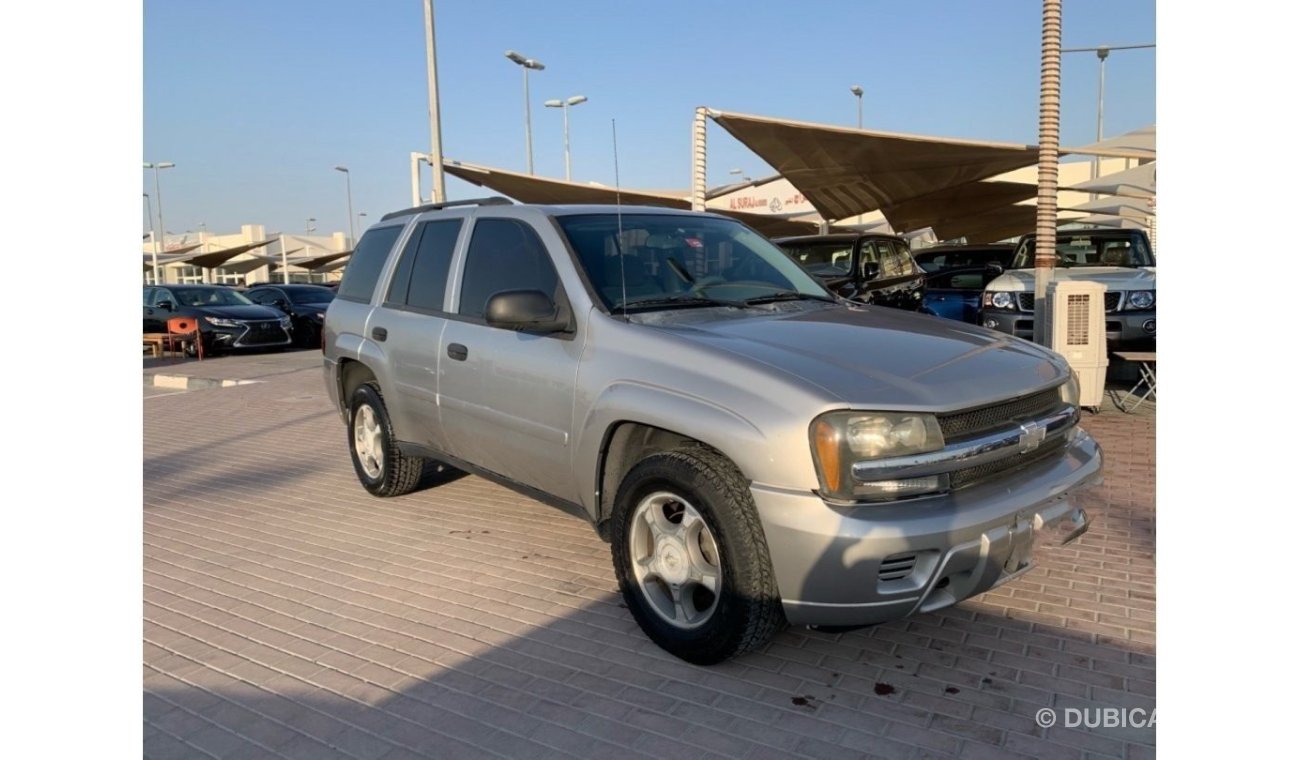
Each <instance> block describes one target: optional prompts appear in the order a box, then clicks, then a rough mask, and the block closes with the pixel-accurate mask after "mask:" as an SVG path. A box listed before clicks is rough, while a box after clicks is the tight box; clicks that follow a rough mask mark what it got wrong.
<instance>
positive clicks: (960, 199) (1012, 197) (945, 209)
mask: <svg viewBox="0 0 1300 760" xmlns="http://www.w3.org/2000/svg"><path fill="white" fill-rule="evenodd" d="M1037 193H1038V188H1037V187H1035V186H1034V185H1028V184H1025V183H1023V182H985V181H980V182H967V183H966V184H964V185H956V186H954V187H949V188H944V189H943V190H939V191H937V192H933V193H930V194H928V195H923V196H921V197H919V198H913V199H912V200H908V201H903V202H902V203H899V204H897V205H895V206H887V207H886V208H884V209H883V212H884V214H885V218H886V219H888V220H889V223H890V225H891V226H893V228H894V229H895V230H898V231H900V232H910V231H912V230H920V229H924V228H926V227H935V226H937V225H940V224H942V223H944V222H951V221H954V220H960V219H965V218H969V217H972V216H976V215H979V214H983V213H986V212H990V211H996V210H998V209H1001V208H1005V207H1006V206H1010V205H1011V204H1013V203H1019V202H1020V201H1024V200H1029V199H1030V198H1033V197H1034V196H1035V195H1036V194H1037Z"/></svg>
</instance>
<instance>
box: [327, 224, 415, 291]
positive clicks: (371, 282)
mask: <svg viewBox="0 0 1300 760" xmlns="http://www.w3.org/2000/svg"><path fill="white" fill-rule="evenodd" d="M401 233H402V225H400V224H398V225H394V226H392V227H380V228H378V229H376V228H373V227H372V228H371V229H370V230H369V231H367V232H366V234H364V235H362V236H361V241H360V242H359V243H357V247H356V250H354V251H353V252H352V258H350V259H348V264H347V267H346V268H345V269H344V270H343V282H341V283H339V290H338V295H337V296H336V297H337V298H342V299H345V300H348V301H360V302H362V303H369V302H370V297H371V296H372V295H373V294H374V292H375V283H377V282H379V273H380V272H381V271H383V268H384V262H385V261H387V260H388V252H389V251H390V250H392V248H393V243H395V242H397V236H398V235H400V234H401Z"/></svg>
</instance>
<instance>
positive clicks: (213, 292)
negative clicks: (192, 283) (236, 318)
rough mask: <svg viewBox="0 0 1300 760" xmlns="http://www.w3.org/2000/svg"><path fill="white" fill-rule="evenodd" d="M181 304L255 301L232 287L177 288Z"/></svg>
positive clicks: (220, 303) (177, 296)
mask: <svg viewBox="0 0 1300 760" xmlns="http://www.w3.org/2000/svg"><path fill="white" fill-rule="evenodd" d="M176 300H177V301H180V305H181V306H247V305H250V304H252V303H253V302H252V301H250V300H248V298H247V297H245V296H244V294H243V293H240V292H239V291H237V290H231V289H230V288H177V289H176Z"/></svg>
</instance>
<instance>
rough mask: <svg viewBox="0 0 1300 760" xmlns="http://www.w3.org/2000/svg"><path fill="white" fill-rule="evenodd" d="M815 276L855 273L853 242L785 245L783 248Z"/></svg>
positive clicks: (794, 243) (792, 243) (793, 243)
mask: <svg viewBox="0 0 1300 760" xmlns="http://www.w3.org/2000/svg"><path fill="white" fill-rule="evenodd" d="M781 247H782V248H784V249H785V251H786V253H788V254H790V255H791V256H793V257H794V260H795V261H797V262H799V263H800V264H803V267H804V269H807V270H808V271H809V272H812V273H813V274H821V275H827V276H832V277H833V276H837V275H847V274H849V273H850V272H852V271H853V241H852V240H844V241H830V242H816V243H796V242H791V243H785V244H783V245H782V246H781Z"/></svg>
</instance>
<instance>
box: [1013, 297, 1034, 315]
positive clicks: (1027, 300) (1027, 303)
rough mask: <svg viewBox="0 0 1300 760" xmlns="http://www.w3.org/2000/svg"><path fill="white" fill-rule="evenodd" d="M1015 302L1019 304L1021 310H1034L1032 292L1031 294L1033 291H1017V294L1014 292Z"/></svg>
mask: <svg viewBox="0 0 1300 760" xmlns="http://www.w3.org/2000/svg"><path fill="white" fill-rule="evenodd" d="M1016 302H1017V303H1019V304H1020V310H1021V311H1033V310H1034V294H1033V293H1017V294H1016Z"/></svg>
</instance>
